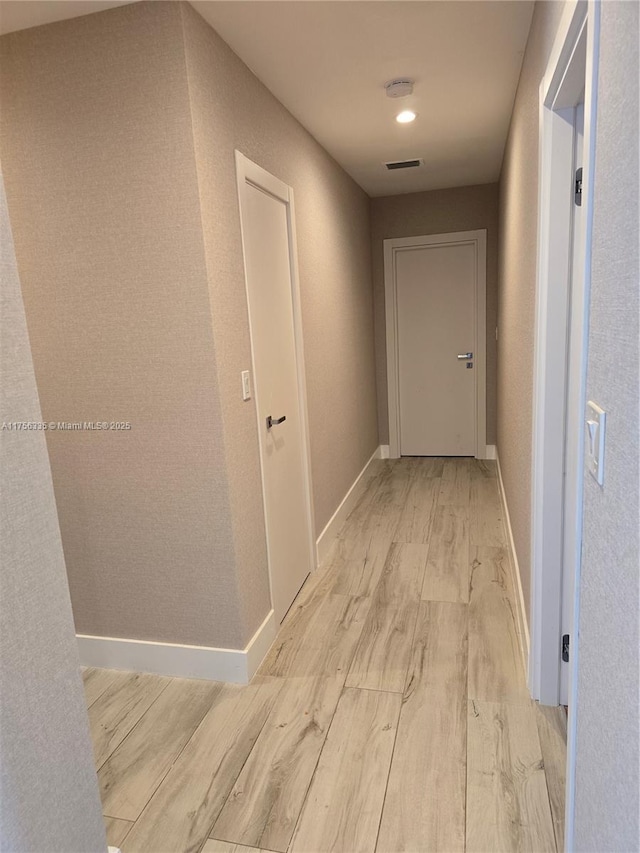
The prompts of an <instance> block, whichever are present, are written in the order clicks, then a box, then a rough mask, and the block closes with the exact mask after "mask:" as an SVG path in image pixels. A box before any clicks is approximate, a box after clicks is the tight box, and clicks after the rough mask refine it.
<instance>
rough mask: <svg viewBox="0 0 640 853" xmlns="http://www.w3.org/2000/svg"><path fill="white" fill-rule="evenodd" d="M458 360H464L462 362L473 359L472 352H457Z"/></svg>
mask: <svg viewBox="0 0 640 853" xmlns="http://www.w3.org/2000/svg"><path fill="white" fill-rule="evenodd" d="M458 358H459V359H461V360H462V359H464V361H469V359H470V358H473V353H472V352H459V353H458Z"/></svg>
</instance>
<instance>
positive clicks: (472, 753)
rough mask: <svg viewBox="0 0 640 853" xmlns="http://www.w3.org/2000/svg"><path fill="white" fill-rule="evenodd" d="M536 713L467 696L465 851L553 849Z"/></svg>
mask: <svg viewBox="0 0 640 853" xmlns="http://www.w3.org/2000/svg"><path fill="white" fill-rule="evenodd" d="M535 713H536V712H535V708H534V707H533V705H532V704H529V705H511V704H508V703H499V702H480V701H478V700H469V714H468V733H467V738H468V748H467V851H468V853H474V851H478V853H487V851H488V850H492V851H493V850H495V851H505V853H507V851H513V850H523V851H535V853H551V851H555V849H556V844H555V838H554V833H553V826H552V820H551V810H550V807H549V798H548V795H547V784H546V780H545V775H544V765H543V761H542V754H541V751H540V744H539V741H538V732H537V728H536V719H535Z"/></svg>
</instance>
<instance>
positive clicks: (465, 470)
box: [438, 458, 471, 506]
mask: <svg viewBox="0 0 640 853" xmlns="http://www.w3.org/2000/svg"><path fill="white" fill-rule="evenodd" d="M470 494H471V474H470V470H469V460H468V459H467V458H462V459H447V460H445V462H444V465H443V468H442V478H441V480H440V491H439V493H438V503H439V504H440V506H469V500H470Z"/></svg>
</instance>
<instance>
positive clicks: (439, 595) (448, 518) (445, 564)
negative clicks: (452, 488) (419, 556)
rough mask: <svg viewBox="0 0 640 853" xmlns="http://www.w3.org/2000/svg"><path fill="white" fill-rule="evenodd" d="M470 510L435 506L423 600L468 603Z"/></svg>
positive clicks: (449, 506)
mask: <svg viewBox="0 0 640 853" xmlns="http://www.w3.org/2000/svg"><path fill="white" fill-rule="evenodd" d="M469 573H470V562H469V509H468V507H461V506H452V505H444V506H438V507H437V508H436V510H435V514H434V517H433V526H432V532H431V539H430V542H429V557H428V559H427V569H426V571H425V574H424V584H423V586H422V598H423V599H425V600H429V601H453V602H463V603H465V604H466V603H468V601H469Z"/></svg>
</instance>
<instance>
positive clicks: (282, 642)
mask: <svg viewBox="0 0 640 853" xmlns="http://www.w3.org/2000/svg"><path fill="white" fill-rule="evenodd" d="M371 601H372V599H370V598H364V597H363V598H358V597H355V596H349V595H337V594H333V593H331V594H329V595H326V596H325V597H323V598H318V599H317V600H315V601H313V602H311V604H310V605H309V606H307V605H304V606H302V607H301V609H300V611H299V612H297V613H294V614H292V619H291V621H290V622H288V623H287V624H286V625H285V624H283V626H282V629H281V630H280V632H279V634H278V636H277V637H276V640H275V642H274V644H273V646H272V647H271V649H270V651H269V653H268V655H267V656H266V658H265V660H264V663H263V664H262V665H261V667H260V670H259V672H260V674H261V675H269V676H276V677H279V678H283V677H293V676H305V675H326V676H333V675H339V674H341V673H343V674H344V673H346V672H347V671H348V669H349V665H350V663H351V660H352V658H353V654H354V651H355V648H356V646H357V643H358V640H359V639H360V635H361V633H362V630H363V627H364V624H365V618H366V615H367V613H368V611H369V607H370V605H371ZM285 621H286V620H285Z"/></svg>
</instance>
